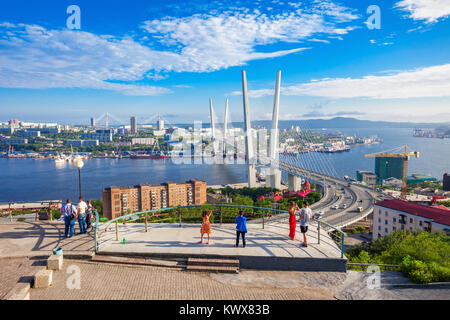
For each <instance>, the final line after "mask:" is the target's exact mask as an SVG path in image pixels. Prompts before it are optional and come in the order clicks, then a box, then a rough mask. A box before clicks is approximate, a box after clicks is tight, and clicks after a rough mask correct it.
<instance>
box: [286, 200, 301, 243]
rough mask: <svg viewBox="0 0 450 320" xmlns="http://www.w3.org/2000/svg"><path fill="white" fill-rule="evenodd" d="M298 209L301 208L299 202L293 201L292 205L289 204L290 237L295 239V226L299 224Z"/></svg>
mask: <svg viewBox="0 0 450 320" xmlns="http://www.w3.org/2000/svg"><path fill="white" fill-rule="evenodd" d="M297 210H299V208H298V205H297V203H295V202H294V201H292V202H291V205H290V206H289V211H288V212H289V238H291V240H294V238H295V227H296V225H297V217H296V213H297Z"/></svg>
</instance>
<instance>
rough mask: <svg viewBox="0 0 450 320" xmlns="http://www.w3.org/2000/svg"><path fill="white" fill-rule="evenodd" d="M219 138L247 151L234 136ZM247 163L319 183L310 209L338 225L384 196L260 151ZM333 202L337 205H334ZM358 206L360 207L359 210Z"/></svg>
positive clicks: (359, 215)
mask: <svg viewBox="0 0 450 320" xmlns="http://www.w3.org/2000/svg"><path fill="white" fill-rule="evenodd" d="M221 140H222V141H223V143H226V144H228V145H230V146H233V148H235V149H237V151H238V152H243V153H245V152H246V151H245V150H242V148H240V147H239V146H235V144H234V139H230V138H229V137H228V136H227V135H225V136H223V135H222V137H221ZM256 159H257V160H256ZM250 162H251V163H252V164H254V165H255V166H256V165H263V166H268V167H272V168H274V169H279V170H281V171H285V172H287V173H290V174H292V175H295V176H298V177H301V178H304V179H308V180H309V181H312V182H314V183H316V184H320V185H322V186H323V198H322V200H321V201H319V202H318V203H316V204H314V205H312V206H311V208H312V209H313V210H314V211H315V213H316V212H320V211H323V216H322V217H321V219H322V220H323V221H325V222H327V223H329V224H331V225H333V226H335V227H338V228H342V227H345V226H347V225H350V224H353V223H355V222H357V221H359V220H361V219H363V218H365V217H367V216H368V215H369V214H370V213H372V212H373V203H374V201H375V200H376V199H378V198H381V197H383V196H382V193H379V192H376V191H374V190H372V189H370V188H367V187H364V186H360V185H356V184H349V182H348V181H345V180H342V179H339V178H336V177H333V176H329V175H326V174H322V173H318V172H315V171H313V170H308V169H304V168H300V167H298V166H296V165H294V164H291V163H289V162H287V161H283V160H279V159H274V158H272V157H269V156H267V155H265V154H264V153H261V152H260V153H258V154H257V155H256V157H255V158H254V159H251V161H250ZM336 191H337V192H338V193H339V196H336ZM336 205H337V208H335V206H336ZM344 205H345V207H344ZM358 207H362V208H363V210H362V211H361V212H358Z"/></svg>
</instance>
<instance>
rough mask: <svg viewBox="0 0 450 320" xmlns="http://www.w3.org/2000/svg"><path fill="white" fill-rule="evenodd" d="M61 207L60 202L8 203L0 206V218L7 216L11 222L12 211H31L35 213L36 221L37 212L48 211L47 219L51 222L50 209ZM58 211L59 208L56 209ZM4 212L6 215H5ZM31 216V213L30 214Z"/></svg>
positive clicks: (36, 218)
mask: <svg viewBox="0 0 450 320" xmlns="http://www.w3.org/2000/svg"><path fill="white" fill-rule="evenodd" d="M58 205H62V201H61V200H51V201H28V202H24V201H22V202H12V201H11V202H8V203H3V204H0V216H9V220H10V221H11V222H12V217H13V214H12V213H13V211H25V210H31V211H34V210H36V212H35V217H34V219H35V220H38V214H37V211H38V210H48V211H49V219H50V220H53V215H52V213H51V209H55V206H58ZM58 209H59V208H58ZM5 212H6V215H5ZM32 213H33V212H32ZM30 214H31V213H30Z"/></svg>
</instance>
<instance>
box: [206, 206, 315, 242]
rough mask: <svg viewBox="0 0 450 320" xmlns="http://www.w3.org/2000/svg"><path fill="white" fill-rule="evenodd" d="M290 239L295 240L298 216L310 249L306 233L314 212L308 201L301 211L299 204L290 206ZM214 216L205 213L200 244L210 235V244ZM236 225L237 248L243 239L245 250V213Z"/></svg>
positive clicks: (240, 214) (237, 219)
mask: <svg viewBox="0 0 450 320" xmlns="http://www.w3.org/2000/svg"><path fill="white" fill-rule="evenodd" d="M288 212H289V238H290V239H291V240H294V239H295V229H296V226H297V216H298V217H299V219H298V221H299V223H300V232H301V233H302V234H303V246H304V247H308V238H307V236H306V233H307V232H308V226H309V221H310V220H311V219H312V211H311V209H310V208H309V204H308V202H307V201H304V202H303V208H302V209H301V210H300V208H299V207H298V205H297V203H296V202H294V201H292V202H291V204H290V206H289V211H288ZM211 215H212V210H205V211H203V214H202V216H203V220H202V226H201V228H200V234H201V239H200V242H199V243H203V237H204V235H205V234H206V235H208V242H207V244H210V236H211V222H210V221H209V218H210V217H211ZM234 222H235V224H236V248H237V247H239V240H240V238H242V245H243V247H244V248H245V247H246V242H245V234H246V233H247V218H246V217H244V212H243V211H239V215H238V216H237V217H236V219H235V221H234Z"/></svg>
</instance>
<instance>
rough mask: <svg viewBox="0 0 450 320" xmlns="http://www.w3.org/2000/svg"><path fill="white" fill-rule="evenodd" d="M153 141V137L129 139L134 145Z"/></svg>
mask: <svg viewBox="0 0 450 320" xmlns="http://www.w3.org/2000/svg"><path fill="white" fill-rule="evenodd" d="M154 143H155V139H153V138H133V139H131V144H133V145H135V144H150V145H152V144H154Z"/></svg>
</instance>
